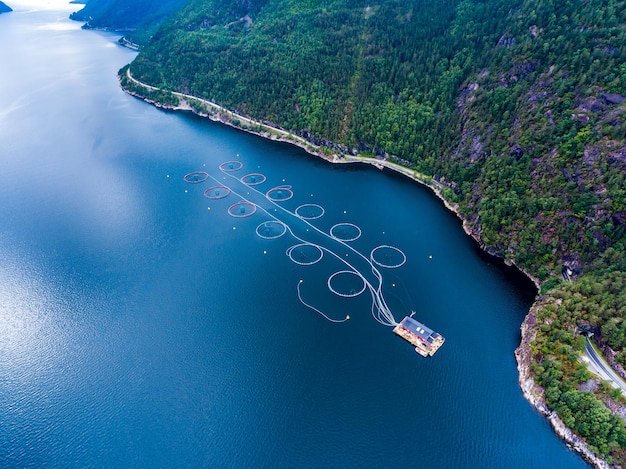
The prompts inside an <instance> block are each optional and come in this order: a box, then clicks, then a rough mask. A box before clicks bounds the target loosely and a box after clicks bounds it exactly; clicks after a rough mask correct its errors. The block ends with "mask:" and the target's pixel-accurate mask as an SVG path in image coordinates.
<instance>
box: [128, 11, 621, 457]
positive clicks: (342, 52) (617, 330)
mask: <svg viewBox="0 0 626 469" xmlns="http://www.w3.org/2000/svg"><path fill="white" fill-rule="evenodd" d="M131 71H132V74H133V76H134V77H136V78H138V79H140V80H142V81H144V82H146V83H149V84H150V85H153V86H156V87H160V88H164V89H169V90H176V91H181V92H184V93H188V94H192V95H196V96H200V97H204V98H207V99H210V100H213V101H216V102H218V103H220V104H222V105H224V106H227V107H230V108H232V109H236V110H237V111H239V112H241V113H243V114H247V115H250V116H253V117H255V118H257V119H259V120H264V121H270V122H272V123H275V124H277V125H279V126H281V127H284V128H287V129H290V130H292V131H294V132H296V133H299V134H300V135H302V136H305V137H307V138H309V139H311V140H313V141H316V142H320V141H332V142H335V143H338V144H341V145H342V146H341V147H339V148H341V149H342V150H343V151H344V152H357V151H358V152H368V153H375V154H378V155H379V156H381V157H389V158H394V157H395V158H397V159H398V161H403V162H405V164H407V165H410V166H412V167H415V168H416V169H418V170H420V171H422V172H424V173H427V174H429V175H432V176H433V177H434V178H435V179H437V180H439V181H440V182H441V183H443V184H444V186H445V190H444V195H445V196H446V198H447V199H448V200H449V201H450V202H452V203H458V205H459V209H460V212H461V214H462V215H463V217H464V218H465V219H466V220H467V221H468V222H469V223H470V226H471V227H472V230H473V233H474V235H475V236H476V237H477V238H478V239H480V241H481V242H482V243H483V244H484V246H485V248H486V249H487V250H488V251H490V252H492V253H494V254H497V255H500V256H503V257H505V258H506V259H507V260H510V261H513V262H515V263H516V264H517V265H519V266H520V267H521V268H523V269H525V270H526V271H527V272H529V273H530V274H532V275H533V276H535V277H536V278H538V279H539V280H540V281H541V282H542V291H543V293H544V294H545V296H543V297H541V298H539V300H538V305H539V306H540V314H539V316H538V320H539V321H540V322H539V323H538V325H537V332H538V336H537V339H536V341H535V343H534V345H533V351H532V353H533V357H532V358H533V360H534V363H535V366H534V368H533V369H534V372H535V374H536V378H537V382H539V383H540V384H542V385H543V386H544V387H545V388H546V389H547V392H546V395H545V398H546V400H547V402H548V404H549V405H550V406H551V408H553V409H556V410H557V411H558V413H559V415H560V416H561V417H562V418H563V420H564V421H565V422H566V424H567V425H568V426H570V427H571V428H573V429H575V430H576V432H577V433H578V434H580V435H581V436H583V437H585V438H586V439H587V441H588V442H589V443H590V445H591V446H592V448H593V449H594V450H595V451H596V452H597V453H598V454H601V455H603V456H605V457H606V458H607V459H608V460H612V459H613V460H615V461H617V462H619V463H621V464H624V462H625V461H626V457H625V454H626V453H625V447H626V431H625V430H624V426H623V425H624V422H623V421H622V420H621V419H620V418H618V417H616V416H614V415H613V414H611V413H610V412H609V410H608V409H607V408H606V407H605V406H604V405H603V404H601V403H600V401H599V400H597V397H599V398H600V399H602V400H603V401H604V402H606V403H608V405H609V406H611V407H612V408H613V409H616V408H619V406H620V405H622V406H623V402H622V403H621V404H620V402H621V401H620V399H619V398H618V396H617V395H615V393H611V392H610V391H609V390H608V389H607V388H604V387H600V388H595V389H591V388H593V386H591V387H590V386H589V383H588V381H589V380H590V378H591V376H590V375H589V373H588V372H587V371H586V369H585V368H584V367H583V366H582V365H580V364H579V362H578V360H577V358H578V356H579V352H580V351H581V350H582V349H581V347H582V346H584V340H583V338H582V337H581V336H580V335H578V332H577V326H578V325H581V324H586V325H589V326H590V327H591V328H592V330H594V331H595V332H596V338H598V340H599V343H600V344H601V345H608V346H610V348H611V349H613V350H614V351H615V352H616V356H615V360H616V362H618V363H623V364H624V363H626V306H625V305H626V298H625V297H624V295H625V294H626V293H625V292H626V255H625V248H624V241H625V238H626V180H625V175H626V144H625V141H626V114H625V112H626V1H625V0H604V1H602V0H558V1H557V0H534V1H531V0H482V1H479V0H441V1H438V2H432V1H430V2H428V1H420V0H404V1H399V0H380V1H378V2H365V1H362V0H351V1H347V0H329V1H327V2H315V1H311V0H222V1H218V0H191V1H190V2H189V4H187V6H186V7H184V8H183V9H182V10H181V11H180V12H179V13H178V14H176V15H175V16H174V17H172V18H171V20H169V21H167V22H166V23H165V24H163V26H162V27H161V28H160V29H159V31H158V33H156V34H155V36H154V37H153V40H152V41H151V42H150V43H149V45H148V46H147V47H146V48H145V49H144V51H143V52H142V53H141V54H140V55H139V56H138V57H137V59H136V60H135V61H134V62H133V63H132V64H131ZM609 354H611V352H610V351H609ZM583 383H584V385H583ZM583 389H590V390H585V391H584V390H583ZM592 391H593V392H592Z"/></svg>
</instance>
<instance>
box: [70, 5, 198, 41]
mask: <svg viewBox="0 0 626 469" xmlns="http://www.w3.org/2000/svg"><path fill="white" fill-rule="evenodd" d="M187 2H188V0H159V1H153V0H88V1H87V3H86V5H85V7H84V8H83V9H81V10H79V11H77V12H75V13H72V14H71V15H70V18H71V19H73V20H76V21H84V22H85V28H88V29H105V30H110V31H120V32H125V33H127V34H126V37H127V39H128V40H129V41H131V42H134V43H137V44H143V43H145V42H147V41H148V40H149V38H150V37H151V36H152V35H153V34H154V33H155V32H156V30H157V29H158V27H159V25H160V24H161V23H162V22H163V20H165V19H166V18H168V17H169V16H170V15H172V14H173V13H174V12H176V11H177V10H178V9H180V8H181V7H183V6H184V5H185V4H186V3H187Z"/></svg>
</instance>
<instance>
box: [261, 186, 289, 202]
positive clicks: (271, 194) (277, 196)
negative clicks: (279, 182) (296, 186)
mask: <svg viewBox="0 0 626 469" xmlns="http://www.w3.org/2000/svg"><path fill="white" fill-rule="evenodd" d="M265 197H267V198H268V199H269V200H271V201H272V202H284V201H286V200H289V199H291V198H292V197H293V191H292V190H291V189H288V188H286V187H274V188H273V189H270V190H269V191H267V193H266V194H265Z"/></svg>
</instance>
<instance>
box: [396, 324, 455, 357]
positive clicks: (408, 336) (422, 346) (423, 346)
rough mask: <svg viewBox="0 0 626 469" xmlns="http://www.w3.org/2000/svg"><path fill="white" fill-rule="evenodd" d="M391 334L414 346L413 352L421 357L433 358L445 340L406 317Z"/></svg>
mask: <svg viewBox="0 0 626 469" xmlns="http://www.w3.org/2000/svg"><path fill="white" fill-rule="evenodd" d="M393 332H394V333H395V334H397V335H399V336H400V337H402V338H403V339H404V340H406V341H407V342H409V343H410V344H411V345H414V346H415V351H416V352H417V353H419V354H420V355H421V356H422V357H428V356H431V357H432V356H433V355H434V354H435V352H436V351H437V350H439V347H441V346H442V345H443V343H444V342H445V340H446V339H444V338H443V337H442V336H441V335H439V334H438V333H436V332H434V331H433V330H432V329H429V328H428V327H426V326H425V325H424V324H422V323H421V322H418V321H416V320H415V319H413V318H412V317H409V316H406V317H405V318H404V319H403V320H402V321H400V323H399V324H398V325H397V326H396V327H394V329H393Z"/></svg>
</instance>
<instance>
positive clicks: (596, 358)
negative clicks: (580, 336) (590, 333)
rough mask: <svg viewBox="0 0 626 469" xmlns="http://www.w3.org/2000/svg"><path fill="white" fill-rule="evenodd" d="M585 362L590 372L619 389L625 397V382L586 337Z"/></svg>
mask: <svg viewBox="0 0 626 469" xmlns="http://www.w3.org/2000/svg"><path fill="white" fill-rule="evenodd" d="M584 359H586V360H585V362H587V365H588V366H589V368H590V371H592V372H593V373H595V374H596V375H598V376H600V377H601V378H602V379H603V380H605V381H608V382H609V384H610V385H611V386H613V387H614V388H620V389H621V390H622V394H623V395H624V396H626V382H624V380H623V379H622V378H621V377H620V376H619V375H618V374H617V373H616V372H615V371H613V368H611V367H610V365H609V364H608V363H607V362H605V361H604V358H602V357H601V356H600V355H598V353H597V352H596V349H594V348H593V346H592V345H591V341H590V340H589V337H587V347H586V348H585V357H584Z"/></svg>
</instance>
